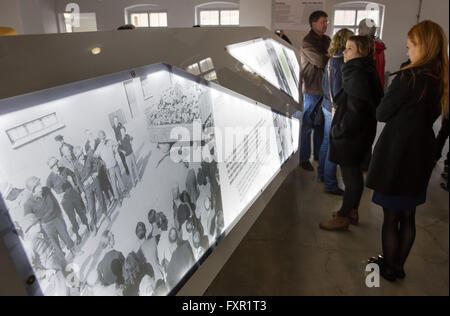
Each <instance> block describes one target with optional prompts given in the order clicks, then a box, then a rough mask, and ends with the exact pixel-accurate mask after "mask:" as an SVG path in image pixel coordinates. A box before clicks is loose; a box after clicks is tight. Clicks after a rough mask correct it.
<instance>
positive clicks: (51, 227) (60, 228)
mask: <svg viewBox="0 0 450 316" xmlns="http://www.w3.org/2000/svg"><path fill="white" fill-rule="evenodd" d="M41 225H42V230H43V231H44V232H45V234H46V235H47V237H48V239H49V240H50V243H51V244H52V245H53V247H54V248H55V250H56V252H57V253H58V255H59V256H61V258H64V257H65V255H64V252H63V251H62V248H61V245H60V243H59V238H61V240H62V241H63V242H64V243H65V244H66V246H67V248H68V249H69V250H72V249H73V247H75V244H74V242H73V240H72V239H70V236H69V233H68V232H67V226H66V223H65V222H64V220H63V219H62V217H61V216H58V217H56V218H55V219H53V220H51V221H50V222H47V223H41ZM58 237H59V238H58Z"/></svg>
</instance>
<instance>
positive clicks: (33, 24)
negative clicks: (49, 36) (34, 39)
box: [0, 0, 58, 34]
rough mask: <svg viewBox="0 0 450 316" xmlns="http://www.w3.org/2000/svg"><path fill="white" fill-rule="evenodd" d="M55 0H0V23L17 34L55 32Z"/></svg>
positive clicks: (56, 28) (56, 30) (56, 29)
mask: <svg viewBox="0 0 450 316" xmlns="http://www.w3.org/2000/svg"><path fill="white" fill-rule="evenodd" d="M55 1H56V0H1V1H0V25H1V26H9V27H13V28H14V29H15V30H16V31H17V33H18V34H42V33H57V32H58V26H57V20H56V14H55V9H56V2H55Z"/></svg>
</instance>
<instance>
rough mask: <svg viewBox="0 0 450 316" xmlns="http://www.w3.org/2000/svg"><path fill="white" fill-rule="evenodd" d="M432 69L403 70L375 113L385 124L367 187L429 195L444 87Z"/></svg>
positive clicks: (413, 194)
mask: <svg viewBox="0 0 450 316" xmlns="http://www.w3.org/2000/svg"><path fill="white" fill-rule="evenodd" d="M436 73H439V71H438V70H436V69H433V67H431V66H427V67H421V68H417V69H414V70H411V69H409V70H405V71H400V72H398V73H396V74H397V77H396V78H395V79H394V81H393V82H392V84H391V86H390V87H389V91H388V92H387V94H386V96H385V97H384V99H383V100H382V102H381V104H380V106H379V107H378V110H377V120H378V121H380V122H386V126H385V128H384V130H383V132H382V134H381V136H380V139H379V140H378V142H377V145H376V147H375V151H374V155H373V159H372V163H371V166H370V169H369V173H368V178H367V186H368V187H369V188H371V189H374V190H375V191H377V192H379V193H382V194H385V195H391V196H411V197H413V196H418V195H421V194H423V193H424V192H426V189H427V187H428V183H429V181H430V177H431V173H432V170H433V168H434V159H435V152H436V138H435V134H434V131H433V124H434V122H435V121H436V120H437V119H438V117H439V116H440V114H441V106H440V99H441V96H442V91H443V90H442V84H441V82H440V80H439V78H437V77H436V75H435V74H436Z"/></svg>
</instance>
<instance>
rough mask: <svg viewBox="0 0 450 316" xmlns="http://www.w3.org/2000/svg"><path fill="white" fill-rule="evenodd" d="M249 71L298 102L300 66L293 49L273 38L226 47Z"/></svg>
mask: <svg viewBox="0 0 450 316" xmlns="http://www.w3.org/2000/svg"><path fill="white" fill-rule="evenodd" d="M227 49H228V52H229V53H230V54H231V55H232V56H233V57H234V58H236V59H237V60H239V61H240V62H241V63H243V64H244V65H246V66H247V67H248V68H249V69H250V70H251V71H253V72H255V73H257V74H258V75H260V76H261V77H263V78H264V79H266V80H267V81H268V82H270V83H271V84H272V85H273V86H275V87H276V88H278V89H280V90H282V91H284V92H286V93H287V94H288V95H290V96H291V97H292V98H293V99H294V100H295V101H296V102H299V97H300V96H299V78H300V66H299V64H298V60H297V58H296V56H295V53H294V51H292V50H291V49H289V48H287V47H285V46H283V45H281V44H280V43H278V42H276V41H274V40H273V39H262V38H260V39H256V40H253V41H249V42H244V43H238V44H234V45H230V46H228V47H227Z"/></svg>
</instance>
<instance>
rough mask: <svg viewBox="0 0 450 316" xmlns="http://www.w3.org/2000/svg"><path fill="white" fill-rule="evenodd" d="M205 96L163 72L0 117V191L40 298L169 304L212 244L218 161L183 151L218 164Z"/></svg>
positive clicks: (217, 231)
mask: <svg viewBox="0 0 450 316" xmlns="http://www.w3.org/2000/svg"><path fill="white" fill-rule="evenodd" d="M101 79H102V78H98V80H99V81H100V82H101ZM70 88H71V87H70V86H69V87H67V86H66V87H61V89H66V90H64V91H70V90H71V89H70ZM208 89H209V88H208V87H206V86H203V85H201V84H199V83H196V82H195V81H193V80H191V79H190V78H187V77H184V76H183V73H181V72H180V73H178V71H176V72H175V71H171V69H170V68H168V67H167V69H165V68H163V69H161V67H159V68H157V70H155V71H148V72H147V73H146V74H145V75H143V76H140V77H137V78H134V79H131V80H130V78H126V79H125V78H124V80H122V81H117V82H115V83H113V84H107V85H104V86H101V87H100V88H96V89H93V90H88V91H84V92H82V93H78V94H76V95H71V94H70V93H69V92H68V94H67V96H66V97H64V98H60V99H57V100H53V101H48V102H45V103H40V104H35V105H34V106H32V107H29V108H27V109H26V110H25V109H24V110H20V111H16V112H11V113H0V147H1V148H2V152H1V153H0V193H1V195H2V197H3V200H4V202H5V204H6V208H7V212H8V213H9V216H10V218H11V220H12V222H13V224H14V230H15V231H16V232H17V235H18V236H19V238H20V242H21V244H22V245H23V247H24V249H25V252H26V254H27V257H28V260H29V262H30V264H31V266H32V268H33V270H34V272H35V275H36V278H37V280H38V282H39V285H40V287H41V290H42V292H43V294H44V295H48V296H52V295H59V296H67V295H70V296H92V295H96V296H99V295H100V296H102V295H106V296H121V295H124V296H138V295H139V296H156V295H168V294H170V293H171V291H173V290H174V289H176V287H177V285H178V284H179V283H180V281H181V280H182V279H183V278H184V277H185V276H186V274H187V273H188V272H189V271H190V270H191V269H192V268H194V267H195V266H196V265H197V264H198V262H199V260H200V259H201V258H202V256H203V255H204V254H205V253H206V251H207V250H208V249H209V248H210V247H211V246H214V244H215V242H216V241H217V239H218V238H219V237H220V236H221V235H222V233H223V231H224V216H223V207H222V197H221V187H220V179H219V172H218V168H217V163H216V162H215V161H214V160H202V161H198V162H192V160H191V159H189V154H186V153H190V152H193V151H194V149H197V150H198V149H200V150H201V152H203V153H206V154H205V156H214V155H215V139H214V133H211V132H208V130H211V127H213V126H214V118H213V115H212V110H211V109H212V106H211V98H210V96H209V91H208ZM59 93H61V91H59ZM18 98H19V99H18V100H19V101H20V97H18ZM6 102H10V100H3V101H2V100H0V108H4V106H2V105H7V104H6ZM15 102H17V100H15ZM2 103H3V104H2ZM194 122H199V123H200V124H201V125H200V126H201V128H202V135H201V137H200V139H198V140H194V141H191V142H187V143H184V144H181V145H180V144H178V145H176V144H175V140H174V139H171V137H170V131H171V129H172V128H173V127H174V126H180V125H181V126H185V127H186V128H187V129H188V130H189V131H192V130H193V127H192V126H193V124H194ZM175 146H178V147H176V148H175ZM174 152H175V153H178V154H179V155H176V154H175V155H174V154H173V153H174ZM171 153H172V154H171Z"/></svg>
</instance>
